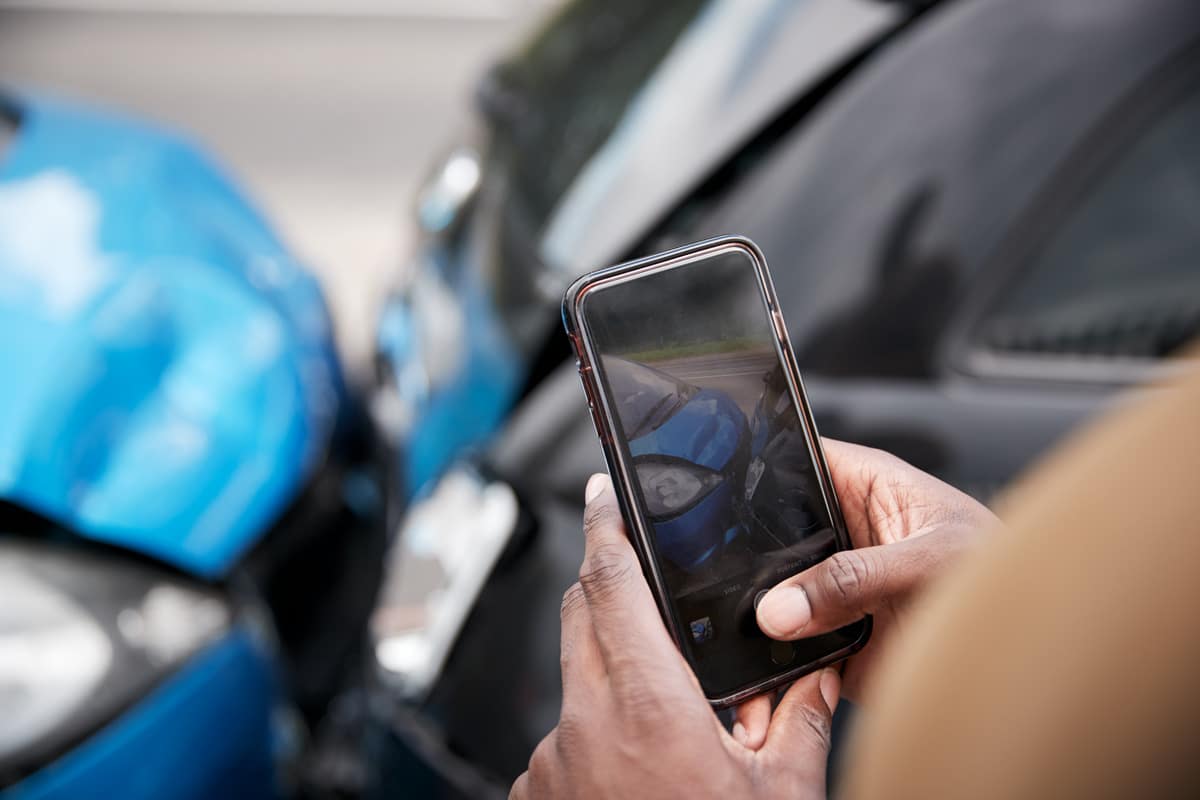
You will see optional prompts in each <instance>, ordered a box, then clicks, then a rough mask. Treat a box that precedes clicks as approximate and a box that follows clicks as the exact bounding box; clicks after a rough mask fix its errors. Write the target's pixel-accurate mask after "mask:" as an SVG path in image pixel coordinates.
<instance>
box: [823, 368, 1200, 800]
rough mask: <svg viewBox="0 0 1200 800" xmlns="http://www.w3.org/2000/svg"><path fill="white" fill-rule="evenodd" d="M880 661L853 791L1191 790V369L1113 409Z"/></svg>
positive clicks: (1098, 794)
mask: <svg viewBox="0 0 1200 800" xmlns="http://www.w3.org/2000/svg"><path fill="white" fill-rule="evenodd" d="M1002 516H1004V517H1005V521H1006V522H1007V523H1008V524H1009V531H1008V533H1007V534H1006V535H1005V536H1002V537H996V538H994V539H993V540H992V541H990V542H988V543H986V544H985V545H984V546H982V547H981V548H979V550H978V552H976V553H974V554H973V555H972V556H971V557H969V558H968V559H966V560H965V561H964V563H963V566H962V568H960V569H956V570H955V571H954V572H953V574H952V575H951V576H949V577H948V578H947V580H946V581H944V582H942V583H941V584H940V585H939V586H937V587H936V588H935V589H934V590H933V591H932V592H931V594H930V595H929V596H928V597H927V598H926V599H925V600H924V601H923V602H922V604H921V607H920V608H918V609H917V613H915V614H914V615H913V616H912V617H911V622H910V625H909V628H908V630H907V631H906V634H905V636H904V637H903V638H902V639H901V640H900V641H899V642H898V646H897V647H896V648H895V649H894V650H889V651H888V653H886V654H885V657H886V664H885V665H884V666H885V669H884V670H883V672H882V674H881V675H880V676H879V680H878V681H877V682H875V683H874V685H873V688H872V691H870V692H869V696H868V703H869V704H870V705H871V707H872V711H871V713H870V714H869V715H865V717H864V719H863V720H862V721H861V725H860V727H859V729H858V731H859V736H858V737H857V742H856V745H855V746H854V747H853V748H852V749H851V751H850V753H849V769H848V770H847V771H846V774H847V775H848V778H849V783H848V786H847V792H846V796H847V797H852V798H872V799H873V798H885V797H886V798H928V797H970V798H976V799H977V800H987V798H997V799H999V798H1013V797H1022V798H1024V797H1054V798H1102V797H1155V796H1181V795H1180V793H1181V792H1182V791H1183V790H1188V792H1190V796H1195V790H1196V789H1197V787H1200V752H1197V751H1198V750H1200V735H1198V732H1200V684H1198V683H1197V680H1196V674H1197V667H1198V666H1200V624H1197V614H1198V613H1200V577H1198V576H1200V375H1193V376H1192V377H1190V378H1189V379H1188V380H1187V381H1186V383H1183V384H1182V385H1179V386H1175V387H1172V388H1170V389H1169V390H1167V391H1163V392H1159V393H1156V395H1155V396H1153V397H1151V398H1149V399H1148V400H1144V401H1143V402H1141V403H1140V404H1138V405H1136V406H1134V407H1132V408H1129V409H1127V410H1125V411H1122V412H1121V413H1119V414H1116V415H1114V416H1109V417H1108V418H1105V419H1103V420H1101V421H1100V422H1099V423H1097V424H1095V425H1093V426H1091V428H1090V429H1089V430H1088V431H1087V432H1085V433H1084V434H1083V435H1082V436H1080V437H1077V438H1076V439H1074V440H1073V441H1072V442H1071V443H1070V444H1069V445H1068V446H1067V447H1065V448H1063V449H1061V450H1060V451H1058V452H1057V453H1056V454H1055V455H1053V456H1052V457H1051V458H1050V459H1049V460H1047V461H1046V462H1045V463H1044V464H1043V465H1041V466H1040V467H1039V468H1038V469H1037V470H1036V471H1034V472H1033V473H1032V474H1031V475H1029V476H1028V478H1027V479H1025V480H1024V481H1022V483H1021V485H1020V486H1019V487H1018V488H1017V489H1015V490H1014V491H1013V492H1012V494H1011V496H1010V497H1009V498H1008V500H1007V501H1006V502H1005V503H1004V504H1003V505H1002Z"/></svg>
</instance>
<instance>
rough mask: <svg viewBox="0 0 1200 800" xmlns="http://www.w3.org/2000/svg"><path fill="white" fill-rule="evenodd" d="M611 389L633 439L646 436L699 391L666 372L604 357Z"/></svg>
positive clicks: (611, 357)
mask: <svg viewBox="0 0 1200 800" xmlns="http://www.w3.org/2000/svg"><path fill="white" fill-rule="evenodd" d="M601 363H602V364H603V366H604V374H605V378H607V380H608V386H609V389H610V390H611V392H612V396H613V398H615V400H616V403H617V409H616V410H617V416H618V417H620V419H621V427H622V429H624V430H625V432H626V434H627V435H628V437H629V439H630V440H633V439H637V438H639V437H641V436H645V435H646V434H647V433H650V432H651V431H652V430H654V429H655V428H657V427H658V426H659V425H662V424H663V423H664V422H666V421H667V420H668V419H670V418H671V415H672V414H674V413H675V412H676V411H678V410H679V409H680V408H682V407H683V406H684V405H685V404H686V403H687V401H688V400H689V399H691V397H692V395H694V394H695V393H696V391H697V389H696V387H695V386H692V385H691V384H688V383H684V382H683V381H679V380H676V379H675V378H672V377H671V376H670V375H667V374H666V373H665V372H659V371H658V370H656V369H654V368H652V367H647V366H644V365H642V364H636V363H634V362H632V361H626V360H625V359H623V358H615V357H613V356H604V357H603V358H602V359H601Z"/></svg>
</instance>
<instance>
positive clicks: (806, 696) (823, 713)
mask: <svg viewBox="0 0 1200 800" xmlns="http://www.w3.org/2000/svg"><path fill="white" fill-rule="evenodd" d="M840 690H841V677H840V676H839V675H838V672H837V670H836V669H835V668H833V667H826V668H825V669H822V670H818V671H817V672H814V673H812V674H810V675H805V676H804V677H803V678H801V679H800V680H798V681H796V682H795V683H794V684H792V686H791V688H790V689H788V690H787V693H785V694H784V696H783V699H782V700H780V701H779V705H778V707H776V709H775V714H774V715H773V716H772V717H771V724H770V727H769V728H768V729H767V740H766V743H765V744H764V746H763V754H764V755H765V756H766V757H768V758H772V759H776V758H778V759H781V760H783V761H786V762H787V763H788V764H789V765H791V766H792V767H793V768H796V769H800V770H801V771H802V772H803V773H805V774H806V776H807V777H809V778H811V777H812V776H813V775H814V774H817V773H814V772H813V770H818V771H819V774H820V775H821V776H823V775H824V774H825V760H826V757H827V756H828V754H829V741H830V732H831V731H832V727H833V710H834V709H835V708H837V703H838V695H839V692H840Z"/></svg>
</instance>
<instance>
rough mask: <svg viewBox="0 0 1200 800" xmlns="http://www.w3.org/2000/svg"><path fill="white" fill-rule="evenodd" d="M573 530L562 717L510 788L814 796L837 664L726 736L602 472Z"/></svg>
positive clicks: (624, 794)
mask: <svg viewBox="0 0 1200 800" xmlns="http://www.w3.org/2000/svg"><path fill="white" fill-rule="evenodd" d="M584 530H585V533H586V537H587V545H586V553H585V556H584V562H583V566H582V568H581V569H580V573H579V583H576V584H575V585H574V586H572V587H571V588H570V589H569V590H567V593H566V594H565V595H564V596H563V603H562V675H563V705H562V715H561V717H560V719H559V723H558V726H557V727H556V728H555V729H554V730H553V731H551V732H550V734H549V735H548V736H547V737H546V738H545V739H544V740H543V741H542V743H541V744H540V745H538V747H537V750H535V751H534V754H533V758H531V759H530V762H529V771H528V772H526V773H525V774H523V775H522V776H521V777H520V778H518V779H517V782H516V783H515V784H513V788H512V794H511V797H513V798H522V799H524V798H533V797H553V798H571V797H580V798H629V797H638V798H657V797H672V798H674V797H689V798H720V800H728V798H731V797H738V798H743V797H745V798H754V797H790V798H818V797H824V796H825V763H826V759H827V756H828V752H829V730H830V723H831V719H832V716H833V708H834V707H835V706H836V705H837V698H838V689H839V678H838V673H837V671H836V670H833V669H824V670H821V671H820V672H817V673H814V674H812V675H809V676H807V677H805V678H803V679H801V680H799V681H797V682H796V683H794V684H793V685H792V687H791V688H790V689H788V691H787V693H786V694H785V695H784V696H783V699H782V700H781V701H780V702H779V705H778V707H777V708H776V709H775V712H774V714H773V715H772V714H771V713H770V709H769V708H768V709H767V716H768V717H769V719H767V720H766V721H765V723H764V724H763V725H762V730H761V731H759V732H756V739H755V740H754V741H750V740H749V739H748V738H747V731H746V728H745V726H741V729H740V730H739V731H737V732H736V734H735V735H731V734H729V733H727V732H726V731H725V729H724V728H723V727H722V725H721V723H720V721H719V720H718V719H717V716H716V715H715V714H714V713H713V711H712V709H711V708H710V706H709V704H708V702H707V701H706V700H705V698H704V693H703V692H702V691H701V690H700V685H699V683H697V681H696V677H695V675H694V674H693V673H692V671H691V669H690V668H689V667H688V665H687V663H686V662H685V661H684V660H683V657H682V656H681V655H680V653H679V650H678V649H677V648H676V647H675V644H674V642H672V640H671V637H670V636H669V635H668V633H667V630H666V628H665V626H664V625H663V623H662V619H661V617H660V616H659V613H658V608H657V606H656V605H655V603H654V599H653V598H652V597H651V594H650V589H649V587H648V586H647V585H646V582H645V580H644V578H643V577H642V571H641V568H640V566H639V565H638V561H637V557H636V556H635V555H634V551H633V548H632V546H631V545H630V543H629V540H628V539H627V538H626V535H625V526H624V523H623V522H622V520H621V515H620V512H619V511H618V509H617V501H616V497H615V496H614V494H613V490H612V485H611V483H610V482H609V480H608V477H607V476H602V475H597V476H593V478H592V480H591V481H590V482H589V483H588V505H587V510H586V512H585V515H584ZM735 737H736V738H735Z"/></svg>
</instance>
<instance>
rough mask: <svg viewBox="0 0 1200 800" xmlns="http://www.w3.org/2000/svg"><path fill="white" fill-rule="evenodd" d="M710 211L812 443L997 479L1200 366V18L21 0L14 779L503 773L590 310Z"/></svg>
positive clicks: (513, 761)
mask: <svg viewBox="0 0 1200 800" xmlns="http://www.w3.org/2000/svg"><path fill="white" fill-rule="evenodd" d="M723 234H741V235H745V236H748V237H750V238H751V239H753V240H754V241H755V242H756V243H757V244H758V245H759V247H760V248H761V249H762V250H763V252H764V253H765V255H766V258H767V261H768V262H769V264H770V266H771V272H772V275H773V279H774V283H775V286H776V290H777V293H778V296H779V299H780V304H781V306H782V309H783V312H784V316H785V318H786V320H787V325H788V331H789V334H790V337H791V340H792V343H793V346H794V349H795V351H796V354H797V358H798V361H799V364H800V367H801V370H802V372H803V374H804V377H805V386H806V391H807V393H808V395H809V400H810V402H811V406H812V409H813V412H814V415H815V418H816V421H817V424H818V427H819V429H820V431H821V433H822V434H823V435H825V436H830V437H835V438H839V439H844V440H848V441H854V442H860V443H863V444H867V445H870V446H874V447H879V448H883V449H885V450H888V451H890V452H893V453H895V454H896V455H898V456H900V457H901V458H903V459H905V460H907V461H909V462H911V463H912V464H914V465H916V466H917V467H919V468H921V469H923V470H926V471H928V472H930V473H932V474H934V475H937V476H938V477H940V478H942V479H943V480H945V481H947V482H949V483H951V484H952V485H954V486H956V487H959V488H960V489H962V490H963V491H966V492H968V493H970V494H972V495H974V496H976V497H978V498H979V499H980V500H982V501H984V502H992V501H993V499H994V498H995V497H996V496H997V494H998V493H999V492H1001V491H1002V490H1003V489H1004V487H1005V486H1007V485H1008V484H1009V483H1010V482H1011V481H1013V480H1014V479H1015V478H1016V477H1017V476H1019V475H1021V474H1022V473H1023V472H1024V471H1025V470H1026V469H1027V468H1028V467H1029V466H1030V465H1031V464H1033V463H1035V462H1036V461H1037V460H1038V459H1040V458H1042V457H1043V455H1044V454H1045V453H1046V452H1048V451H1049V450H1050V449H1051V448H1053V447H1054V446H1055V445H1056V444H1057V443H1058V442H1060V441H1061V440H1062V439H1063V438H1064V437H1067V436H1069V435H1070V434H1071V432H1072V431H1074V430H1075V429H1077V428H1078V427H1079V426H1080V425H1082V424H1084V423H1086V422H1087V421H1088V420H1089V419H1092V418H1093V417H1094V416H1095V415H1097V414H1100V413H1102V412H1104V411H1105V410H1107V409H1110V408H1112V407H1114V406H1119V405H1121V404H1122V403H1125V402H1127V401H1128V400H1129V398H1132V397H1136V396H1138V395H1139V394H1141V393H1143V392H1145V391H1147V390H1146V389H1145V387H1146V386H1147V384H1150V383H1155V382H1158V381H1161V380H1163V379H1166V378H1170V377H1172V376H1174V375H1177V374H1179V373H1181V372H1183V371H1187V370H1191V369H1194V361H1190V360H1187V359H1186V358H1185V357H1184V356H1185V354H1186V353H1187V346H1188V344H1189V343H1190V342H1191V341H1193V340H1194V339H1196V338H1197V336H1198V335H1200V6H1198V5H1197V4H1196V3H1195V1H1194V0H1039V2H1025V3H1021V2H1012V1H1011V0H887V1H885V0H794V1H793V0H658V2H653V3H647V2H644V0H569V1H566V0H564V2H549V0H546V1H543V0H445V1H444V2H436V1H435V0H347V2H333V1H332V0H293V2H285V1H284V0H246V2H235V0H216V1H215V2H201V0H157V1H156V0H43V2H34V1H33V0H0V596H2V598H3V599H2V601H0V798H3V800H8V799H9V798H15V797H21V798H73V797H123V798H127V799H128V800H140V799H141V798H172V799H173V800H192V798H195V799H196V800H199V799H200V798H210V797H252V798H259V797H301V798H330V797H331V798H369V797H392V796H410V797H485V798H486V797H504V796H506V794H507V787H508V786H509V785H510V784H511V782H512V781H513V779H514V778H515V777H516V776H517V775H518V774H520V772H521V771H522V770H523V769H524V768H525V765H526V764H527V762H528V759H529V756H530V753H531V752H532V750H533V748H534V746H535V745H536V743H537V742H538V741H539V740H540V739H541V738H542V737H543V736H544V735H545V734H546V733H547V732H548V731H549V730H550V729H551V727H552V726H553V725H554V724H555V722H556V720H557V718H558V712H559V704H560V694H561V689H560V675H559V658H558V644H559V603H560V600H561V597H562V593H563V591H564V590H565V589H566V588H567V587H568V586H569V585H570V584H571V583H572V582H573V581H574V580H575V579H576V577H577V575H578V569H579V564H580V560H581V557H582V537H581V536H580V516H581V514H582V510H583V509H582V505H583V489H584V485H585V483H586V481H587V478H588V477H589V476H590V475H591V474H592V473H594V472H597V471H601V470H604V469H605V468H606V466H605V462H604V458H603V454H602V452H601V449H600V447H599V445H598V442H597V441H596V436H595V432H594V429H593V426H592V423H591V420H590V418H589V414H588V410H587V407H586V403H585V400H584V397H583V393H582V392H581V391H580V388H579V381H578V376H577V373H576V364H575V357H576V353H575V352H574V350H573V346H572V344H571V342H570V341H569V340H568V338H567V337H566V336H564V335H563V332H562V324H561V313H560V309H561V299H562V296H563V291H564V290H565V289H566V288H567V287H568V286H569V285H570V283H571V282H572V281H573V280H574V279H575V278H577V277H578V276H580V275H582V274H583V273H585V272H586V271H588V270H591V269H595V268H599V267H603V266H606V265H610V264H614V263H618V262H621V261H623V260H626V259H631V258H634V257H638V256H644V255H648V254H650V253H654V252H659V251H662V250H666V249H669V248H672V247H676V246H680V245H683V244H686V243H690V242H695V241H699V240H702V239H706V238H710V237H714V236H719V235H723ZM711 377H713V378H720V377H721V376H719V375H714V376H711ZM664 386H665V384H664ZM692 388H694V387H689V386H688V385H686V384H685V383H683V382H680V383H678V384H674V385H672V386H667V387H666V388H660V389H658V390H656V391H662V392H667V393H670V392H677V393H679V394H680V396H685V397H686V396H689V393H690V392H691V391H692ZM651 399H652V400H654V401H655V404H656V405H655V407H656V408H657V407H659V406H660V404H659V402H658V401H660V400H661V401H663V402H662V403H661V407H662V408H676V407H679V406H680V405H681V404H679V403H673V402H668V401H674V400H678V398H672V397H666V396H664V397H657V398H651ZM672 413H674V412H672ZM685 422H686V421H684V420H683V418H682V417H681V418H680V420H676V421H675V423H674V424H676V426H678V425H680V424H685ZM683 433H684V434H685V436H684V438H685V439H689V440H690V438H691V437H689V436H687V435H686V434H687V433H688V431H686V430H685V431H683ZM704 435H711V434H705V432H704V431H703V430H698V431H696V432H695V436H697V437H699V436H704ZM672 468H673V469H678V470H679V471H680V473H681V474H680V475H679V477H680V480H679V485H681V486H691V487H693V488H692V490H690V491H692V492H693V494H691V495H689V496H687V497H685V498H683V504H684V505H688V504H691V506H695V504H698V503H700V502H701V501H702V500H704V499H705V497H706V496H707V495H705V494H704V493H705V492H710V491H717V489H718V488H720V490H721V491H729V492H732V494H734V495H744V494H745V491H746V488H747V487H746V485H745V484H744V480H745V476H744V475H740V474H737V473H736V471H734V472H730V473H729V474H724V473H723V474H722V475H721V476H720V478H719V480H717V481H716V482H715V483H714V481H712V480H707V479H706V480H687V478H688V477H689V476H692V477H694V474H693V473H699V472H700V470H701V466H700V465H698V464H694V463H691V462H689V461H687V459H681V460H680V463H678V464H675V465H674V466H673V467H672ZM681 513H682V512H681ZM747 607H750V606H749V604H747ZM718 635H719V634H718ZM853 714H854V710H853V708H852V707H851V705H850V704H848V703H842V704H841V705H840V706H839V708H838V716H837V718H836V719H835V737H834V741H835V758H836V750H837V747H838V746H840V745H839V743H840V742H841V741H842V739H843V733H842V731H843V730H844V726H845V725H847V724H849V722H850V721H851V720H852V718H853ZM833 774H834V779H833V780H834V781H835V782H836V771H835V772H834V773H833Z"/></svg>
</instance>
